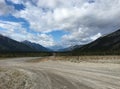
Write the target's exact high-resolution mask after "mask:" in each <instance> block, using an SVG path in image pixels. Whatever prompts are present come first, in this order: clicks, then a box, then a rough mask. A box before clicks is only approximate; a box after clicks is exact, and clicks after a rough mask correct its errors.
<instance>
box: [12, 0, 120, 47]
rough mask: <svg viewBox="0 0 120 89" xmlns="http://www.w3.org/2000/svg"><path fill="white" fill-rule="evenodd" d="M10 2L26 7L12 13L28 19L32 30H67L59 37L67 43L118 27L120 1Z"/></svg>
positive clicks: (86, 41)
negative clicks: (66, 32)
mask: <svg viewBox="0 0 120 89" xmlns="http://www.w3.org/2000/svg"><path fill="white" fill-rule="evenodd" d="M12 1H13V2H14V3H22V4H23V5H24V6H25V9H24V10H21V11H18V12H16V13H13V15H14V16H16V17H21V18H24V19H25V20H27V21H28V22H29V23H30V28H31V29H32V30H34V31H36V32H42V33H43V34H46V33H48V32H52V31H54V30H63V31H68V32H69V33H70V34H65V35H64V36H63V37H62V42H63V43H66V45H70V44H84V43H88V42H90V41H93V40H95V39H96V38H98V37H99V36H101V35H103V34H107V33H110V32H112V31H114V30H117V29H118V28H119V27H120V20H119V18H120V14H119V13H120V8H119V6H120V0H16V1H15V0H12ZM58 35H59V34H58ZM52 41H53V40H52ZM43 43H44V42H43ZM50 44H51V43H50Z"/></svg>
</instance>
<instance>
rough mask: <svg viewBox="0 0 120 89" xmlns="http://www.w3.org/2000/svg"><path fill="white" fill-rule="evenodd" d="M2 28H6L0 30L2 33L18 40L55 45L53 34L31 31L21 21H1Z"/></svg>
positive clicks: (46, 45)
mask: <svg viewBox="0 0 120 89" xmlns="http://www.w3.org/2000/svg"><path fill="white" fill-rule="evenodd" d="M0 28H1V29H4V30H0V33H1V34H3V35H5V36H7V37H10V38H12V39H15V40H17V41H24V40H29V41H31V42H35V43H39V44H41V45H43V46H45V47H49V46H53V45H54V44H55V42H54V40H53V38H52V36H51V35H47V34H40V33H38V34H33V33H29V32H27V30H26V29H25V28H23V27H22V25H21V23H16V22H9V21H0Z"/></svg>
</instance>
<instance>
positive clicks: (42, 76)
mask: <svg viewBox="0 0 120 89" xmlns="http://www.w3.org/2000/svg"><path fill="white" fill-rule="evenodd" d="M97 59H98V60H97ZM66 60H67V61H66ZM71 61H72V62H71ZM119 63H120V59H119V56H114V57H112V56H111V57H104V56H103V57H86V58H85V57H49V58H48V57H46V58H38V57H33V58H32V57H29V58H28V57H27V58H8V59H3V60H0V89H120V64H119Z"/></svg>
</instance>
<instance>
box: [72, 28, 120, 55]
mask: <svg viewBox="0 0 120 89" xmlns="http://www.w3.org/2000/svg"><path fill="white" fill-rule="evenodd" d="M98 51H99V52H104V51H120V30H117V31H115V32H113V33H110V34H108V35H105V36H102V37H100V38H98V39H97V40H95V41H93V42H91V43H89V44H86V45H84V46H82V47H81V48H76V49H74V50H73V52H77V53H79V52H98Z"/></svg>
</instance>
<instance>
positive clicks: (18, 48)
mask: <svg viewBox="0 0 120 89" xmlns="http://www.w3.org/2000/svg"><path fill="white" fill-rule="evenodd" d="M41 51H42V52H48V51H50V50H49V49H47V48H45V47H43V46H41V45H39V44H36V43H31V42H29V41H23V42H18V41H16V40H13V39H11V38H9V37H6V36H3V35H0V52H41Z"/></svg>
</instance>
